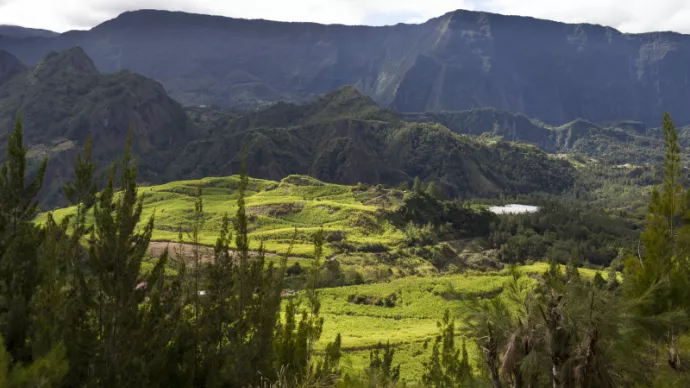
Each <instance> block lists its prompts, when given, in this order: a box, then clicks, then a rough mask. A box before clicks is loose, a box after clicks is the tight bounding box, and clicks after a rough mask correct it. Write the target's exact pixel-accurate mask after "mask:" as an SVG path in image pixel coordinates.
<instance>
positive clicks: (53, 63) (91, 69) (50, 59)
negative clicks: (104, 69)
mask: <svg viewBox="0 0 690 388" xmlns="http://www.w3.org/2000/svg"><path fill="white" fill-rule="evenodd" d="M66 72H69V73H78V74H98V69H97V68H96V65H95V64H94V63H93V61H92V60H91V58H89V56H88V55H87V54H86V52H84V50H83V49H82V48H81V47H72V48H70V49H67V50H65V51H62V52H59V53H57V52H54V51H53V52H50V53H48V55H46V56H45V58H44V59H43V60H42V61H41V62H40V63H39V64H38V65H36V68H35V70H34V74H35V75H36V76H37V77H40V78H44V77H50V76H52V75H55V74H56V73H66Z"/></svg>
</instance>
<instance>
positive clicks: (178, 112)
mask: <svg viewBox="0 0 690 388" xmlns="http://www.w3.org/2000/svg"><path fill="white" fill-rule="evenodd" d="M3 74H7V77H5V78H3V77H2V75H3ZM3 79H6V81H5V82H2V80H3ZM20 111H21V114H22V122H23V126H24V138H25V140H26V141H27V142H28V143H29V146H30V147H31V151H30V156H31V157H32V158H33V159H34V160H35V161H37V160H39V159H42V158H43V157H48V158H49V159H50V160H51V162H50V163H49V172H48V176H47V178H48V182H47V186H48V187H47V188H46V190H45V191H44V194H45V195H47V196H48V197H50V196H52V195H53V193H55V192H57V191H59V190H60V187H61V184H62V183H64V179H65V176H66V174H68V173H69V172H71V163H72V159H73V158H74V152H73V151H74V149H75V146H82V145H83V144H84V142H85V140H86V138H87V137H89V136H91V137H92V138H93V141H94V157H95V159H96V160H97V161H98V162H99V164H100V166H101V167H106V166H107V165H108V164H110V163H111V162H112V161H113V160H114V159H115V158H116V157H118V156H119V155H120V153H121V151H122V149H123V147H124V144H125V139H126V138H127V134H128V131H129V128H132V130H133V134H134V143H133V145H134V149H135V150H136V152H137V153H139V154H141V155H146V157H143V158H142V159H141V169H140V171H141V174H142V178H143V179H146V180H149V179H154V178H155V176H156V175H157V174H158V173H160V172H161V171H162V168H163V167H165V166H166V165H167V163H168V162H169V161H170V160H171V157H172V156H174V149H170V147H171V146H174V145H175V144H179V143H180V142H183V141H184V140H185V139H186V138H187V136H186V130H187V128H186V116H185V112H184V111H183V109H182V107H181V106H180V105H179V104H178V103H177V102H175V101H174V100H172V99H170V98H169V97H168V96H167V94H166V92H165V90H164V89H163V87H162V86H161V85H160V84H159V83H157V82H155V81H152V80H150V79H147V78H144V77H142V76H140V75H137V74H133V73H130V72H128V71H121V72H117V73H111V74H103V73H100V72H99V71H98V69H97V68H96V66H95V65H94V63H93V62H92V61H91V59H90V58H89V57H88V56H87V55H86V54H85V53H84V51H83V50H81V49H80V48H77V47H75V48H71V49H69V50H65V51H62V52H60V53H56V52H53V53H50V54H48V55H47V56H46V57H45V58H44V59H43V60H41V61H40V62H39V63H38V64H36V65H35V66H34V67H32V68H26V67H25V66H23V65H22V64H21V63H20V62H19V61H18V60H16V58H14V57H11V56H10V55H8V54H6V53H5V54H3V53H1V52H0V150H4V148H5V146H6V136H7V134H8V133H9V131H10V130H11V129H12V128H13V126H14V121H15V118H16V115H17V112H20Z"/></svg>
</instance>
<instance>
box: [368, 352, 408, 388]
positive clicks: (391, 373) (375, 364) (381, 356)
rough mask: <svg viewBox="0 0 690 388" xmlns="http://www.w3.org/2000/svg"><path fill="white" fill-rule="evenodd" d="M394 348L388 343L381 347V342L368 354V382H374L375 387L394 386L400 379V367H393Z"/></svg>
mask: <svg viewBox="0 0 690 388" xmlns="http://www.w3.org/2000/svg"><path fill="white" fill-rule="evenodd" d="M393 357H395V348H394V347H392V346H391V344H390V342H387V343H386V344H385V345H383V344H382V343H381V342H379V343H378V345H376V347H375V348H374V349H372V350H371V353H369V369H368V371H367V374H368V375H369V376H370V378H369V379H370V381H373V382H376V385H377V386H383V387H385V386H389V385H395V383H396V382H397V381H398V379H400V365H397V366H393Z"/></svg>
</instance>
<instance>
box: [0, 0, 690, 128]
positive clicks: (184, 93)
mask: <svg viewBox="0 0 690 388" xmlns="http://www.w3.org/2000/svg"><path fill="white" fill-rule="evenodd" d="M74 45H79V46H82V47H84V49H85V51H86V53H88V54H89V56H91V57H92V58H93V59H94V62H95V64H96V66H97V67H98V68H99V69H101V70H102V71H105V72H113V71H119V70H122V69H127V70H131V71H133V72H137V73H140V74H142V75H144V76H147V77H151V78H154V79H156V80H158V81H160V82H161V83H162V84H163V85H164V86H165V88H166V90H167V91H168V92H169V93H170V94H171V96H173V97H174V98H176V99H177V100H178V101H180V102H181V103H183V104H186V105H199V104H205V105H221V106H236V107H257V106H261V105H264V104H268V103H272V102H276V101H291V102H301V101H305V100H307V99H313V98H315V97H316V96H317V95H318V94H321V93H324V92H327V91H329V90H332V89H334V88H337V87H340V86H342V85H355V86H356V87H357V88H358V89H359V90H361V91H363V92H365V93H367V94H368V95H370V96H372V97H373V98H374V99H375V100H376V102H377V103H379V104H380V105H383V106H388V107H392V108H395V109H397V110H400V111H414V112H422V111H443V110H465V109H473V108H478V107H495V108H499V109H502V110H507V111H514V112H520V113H525V114H527V115H529V116H530V117H534V118H537V119H540V120H543V121H545V122H548V123H551V124H557V123H563V122H568V121H572V120H574V119H576V118H585V119H587V120H590V121H593V122H604V121H612V120H623V119H630V120H636V121H642V122H645V123H647V124H648V125H653V124H657V122H658V121H659V118H660V117H661V114H662V113H663V112H664V111H671V112H673V113H675V116H674V117H675V118H676V120H677V121H679V122H681V123H689V122H690V110H687V109H684V104H685V103H686V101H688V99H690V83H689V82H688V79H689V77H690V67H689V66H687V65H686V64H687V63H688V62H689V61H690V37H689V36H686V35H680V34H675V33H651V34H642V35H627V34H622V33H621V32H619V31H617V30H614V29H612V28H607V27H602V26H595V25H579V24H578V25H573V24H563V23H557V22H551V21H545V20H537V19H532V18H524V17H515V16H502V15H497V14H489V13H478V12H469V11H456V12H451V13H448V14H446V15H443V16H441V17H438V18H435V19H431V20H429V21H428V22H426V23H423V24H419V25H403V24H399V25H396V26H386V27H367V26H342V25H319V24H313V23H281V22H271V21H265V20H242V19H231V18H223V17H217V16H207V15H195V14H185V13H178V12H163V11H136V12H128V13H124V14H122V15H120V16H119V17H118V18H116V19H113V20H110V21H108V22H105V23H103V24H101V25H99V26H97V27H95V28H93V29H92V30H90V31H74V32H68V33H65V34H61V35H59V36H57V37H52V38H32V39H12V38H7V37H0V48H2V49H5V50H7V51H9V52H11V53H13V54H14V55H16V56H17V57H18V58H20V59H21V60H22V61H24V62H25V63H29V64H34V63H36V62H38V61H39V60H40V59H41V58H43V56H44V55H46V54H47V53H48V52H50V51H55V50H62V49H66V48H69V47H72V46H74Z"/></svg>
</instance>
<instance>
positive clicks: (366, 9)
mask: <svg viewBox="0 0 690 388" xmlns="http://www.w3.org/2000/svg"><path fill="white" fill-rule="evenodd" d="M142 8H153V9H167V10H176V11H188V12H197V13H207V14H215V15H223V16H232V17H243V18H251V19H256V18H262V19H270V20H283V21H311V22H319V23H342V24H390V23H394V22H406V23H419V22H421V21H424V20H427V19H429V18H432V17H436V16H440V15H442V14H444V13H446V12H448V11H452V10H455V9H470V10H486V11H493V12H499V13H505V14H512V15H522V16H533V17H538V18H545V19H553V20H558V21H563V22H574V23H582V22H587V23H596V24H603V25H608V26H612V27H615V28H618V29H620V30H622V31H625V32H646V31H658V30H674V31H680V32H687V33H690V1H687V0H656V1H650V0H426V1H419V0H291V1H286V0H0V24H18V25H23V26H27V27H35V28H47V29H52V30H55V31H66V30H69V29H86V28H90V27H92V26H94V25H96V24H98V23H101V22H103V21H105V20H108V19H111V18H113V17H115V16H117V15H118V14H120V13H122V12H124V11H128V10H136V9H142Z"/></svg>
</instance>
